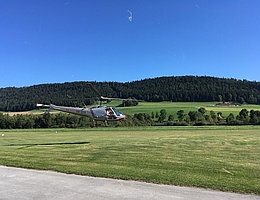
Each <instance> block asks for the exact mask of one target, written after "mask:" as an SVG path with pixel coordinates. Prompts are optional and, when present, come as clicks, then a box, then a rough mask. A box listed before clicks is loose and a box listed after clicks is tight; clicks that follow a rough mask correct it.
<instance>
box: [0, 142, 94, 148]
mask: <svg viewBox="0 0 260 200" xmlns="http://www.w3.org/2000/svg"><path fill="white" fill-rule="evenodd" d="M84 144H90V142H49V143H33V144H7V145H4V146H14V147H15V146H17V147H19V146H20V148H19V149H23V148H29V147H33V146H54V145H84Z"/></svg>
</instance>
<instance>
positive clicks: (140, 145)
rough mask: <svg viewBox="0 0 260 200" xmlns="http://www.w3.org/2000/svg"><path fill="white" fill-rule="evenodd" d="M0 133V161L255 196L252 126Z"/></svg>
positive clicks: (257, 162) (259, 176) (256, 130)
mask: <svg viewBox="0 0 260 200" xmlns="http://www.w3.org/2000/svg"><path fill="white" fill-rule="evenodd" d="M2 134H4V136H1V135H2ZM1 135H0V137H1V138H0V164H1V165H6V166H15V167H24V168H33V169H43V170H54V171H59V172H65V173H73V174H81V175H90V176H98V177H111V178H118V179H131V180H140V181H147V182H154V183H162V184H173V185H181V186H192V187H202V188H211V189H216V190H222V191H233V192H239V193H254V194H258V195H259V194H260V181H259V180H260V156H259V152H260V127H258V126H240V127H237V126H234V127H224V126H218V127H216V126H214V127H135V128H97V129H84V130H81V129H41V130H2V131H1Z"/></svg>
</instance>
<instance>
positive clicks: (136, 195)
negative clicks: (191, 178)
mask: <svg viewBox="0 0 260 200" xmlns="http://www.w3.org/2000/svg"><path fill="white" fill-rule="evenodd" d="M6 199H8V200H12V199H15V200H20V199H26V200H28V199H37V200H42V199H48V200H49V199H55V200H59V199H77V200H80V199H84V200H86V199H95V200H103V199H120V200H121V199H149V200H153V199H156V200H157V199H160V200H163V199H173V200H174V199H182V200H188V199H192V200H208V199H210V200H219V199H221V200H225V199H227V200H240V199H241V200H242V199H243V200H247V199H250V200H256V199H257V200H260V196H256V195H242V194H236V193H228V192H220V191H213V190H206V189H197V188H187V187H177V186H169V185H158V184H152V183H144V182H138V181H124V180H115V179H109V178H94V177H88V176H78V175H73V174H63V173H57V172H52V171H39V170H29V169H20V168H14V167H5V166H0V200H6Z"/></svg>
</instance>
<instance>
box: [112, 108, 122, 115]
mask: <svg viewBox="0 0 260 200" xmlns="http://www.w3.org/2000/svg"><path fill="white" fill-rule="evenodd" d="M111 109H112V110H113V111H114V113H115V114H116V116H120V115H123V113H121V112H120V111H119V110H117V109H115V108H111Z"/></svg>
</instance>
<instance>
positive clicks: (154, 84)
mask: <svg viewBox="0 0 260 200" xmlns="http://www.w3.org/2000/svg"><path fill="white" fill-rule="evenodd" d="M87 83H88V82H71V83H55V84H40V85H33V86H29V87H20V88H16V87H7V88H0V110H1V111H5V112H6V111H26V110H33V109H35V104H36V103H44V104H50V103H53V104H57V105H65V106H79V107H82V106H83V105H90V104H94V103H97V98H95V97H96V94H95V92H93V90H92V89H91V88H90V87H89V85H88V84H87ZM91 83H92V84H93V85H94V87H95V88H96V89H97V90H98V91H99V92H100V93H101V94H102V95H103V96H108V97H119V98H129V97H130V98H136V99H138V100H144V101H149V102H160V101H173V102H212V101H218V102H219V101H223V102H224V101H226V102H230V101H233V102H238V103H250V104H260V82H252V81H247V80H236V79H227V78H216V77H208V76H172V77H158V78H151V79H144V80H139V81H132V82H126V83H119V82H91Z"/></svg>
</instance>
